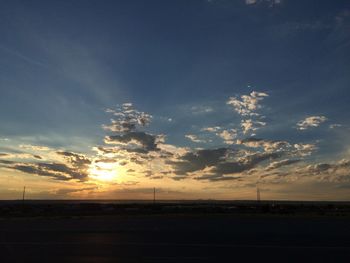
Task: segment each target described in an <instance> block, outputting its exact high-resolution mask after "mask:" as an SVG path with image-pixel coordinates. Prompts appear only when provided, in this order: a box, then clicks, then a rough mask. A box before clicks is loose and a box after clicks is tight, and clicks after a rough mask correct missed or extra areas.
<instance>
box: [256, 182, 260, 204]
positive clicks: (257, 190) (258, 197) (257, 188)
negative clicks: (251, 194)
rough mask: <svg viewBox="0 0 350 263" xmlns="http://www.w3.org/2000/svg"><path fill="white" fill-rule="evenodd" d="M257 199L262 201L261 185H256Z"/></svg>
mask: <svg viewBox="0 0 350 263" xmlns="http://www.w3.org/2000/svg"><path fill="white" fill-rule="evenodd" d="M256 201H258V202H260V189H259V185H258V184H257V185H256Z"/></svg>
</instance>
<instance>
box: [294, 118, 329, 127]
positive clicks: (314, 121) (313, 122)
mask: <svg viewBox="0 0 350 263" xmlns="http://www.w3.org/2000/svg"><path fill="white" fill-rule="evenodd" d="M326 120H327V118H326V117H325V116H310V117H307V118H305V119H304V120H301V121H299V122H298V123H297V126H298V130H307V129H309V128H311V127H318V126H320V124H321V123H323V122H325V121H326Z"/></svg>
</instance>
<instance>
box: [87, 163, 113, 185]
mask: <svg viewBox="0 0 350 263" xmlns="http://www.w3.org/2000/svg"><path fill="white" fill-rule="evenodd" d="M89 176H90V178H93V179H95V180H98V181H105V182H110V181H113V180H116V179H117V178H118V164H117V163H102V162H98V163H96V162H94V163H92V164H91V167H90V169H89Z"/></svg>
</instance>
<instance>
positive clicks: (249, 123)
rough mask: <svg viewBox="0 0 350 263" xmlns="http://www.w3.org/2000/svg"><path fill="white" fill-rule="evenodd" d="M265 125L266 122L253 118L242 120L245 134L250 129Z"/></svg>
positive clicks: (253, 129)
mask: <svg viewBox="0 0 350 263" xmlns="http://www.w3.org/2000/svg"><path fill="white" fill-rule="evenodd" d="M265 125H266V122H263V121H253V120H252V119H247V120H242V121H241V127H242V129H243V133H244V134H247V133H248V132H249V131H256V130H258V129H260V128H261V127H262V126H265Z"/></svg>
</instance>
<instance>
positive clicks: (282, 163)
mask: <svg viewBox="0 0 350 263" xmlns="http://www.w3.org/2000/svg"><path fill="white" fill-rule="evenodd" d="M300 161H302V160H301V159H285V160H281V161H276V162H272V163H270V164H269V166H267V167H266V168H265V170H266V171H271V170H274V169H277V168H280V167H282V166H287V165H291V164H295V163H298V162H300Z"/></svg>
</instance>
